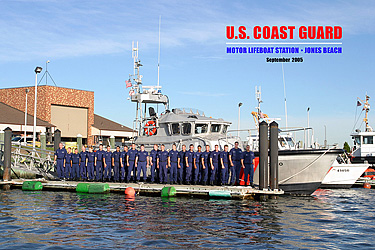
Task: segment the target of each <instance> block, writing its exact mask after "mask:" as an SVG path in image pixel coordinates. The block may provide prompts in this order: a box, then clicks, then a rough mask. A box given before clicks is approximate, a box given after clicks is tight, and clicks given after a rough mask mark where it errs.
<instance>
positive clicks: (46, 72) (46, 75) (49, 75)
mask: <svg viewBox="0 0 375 250" xmlns="http://www.w3.org/2000/svg"><path fill="white" fill-rule="evenodd" d="M49 63H50V60H47V61H46V71H44V74H43V76H42V78H40V80H39V82H38V85H39V84H40V83H41V82H42V80H43V78H44V77H46V85H48V83H47V80H48V77H50V78H51V80H52V82H53V84H55V86H56V87H57V85H56V83H55V81H54V80H53V78H52V76H51V74H50V73H49V72H48V64H49Z"/></svg>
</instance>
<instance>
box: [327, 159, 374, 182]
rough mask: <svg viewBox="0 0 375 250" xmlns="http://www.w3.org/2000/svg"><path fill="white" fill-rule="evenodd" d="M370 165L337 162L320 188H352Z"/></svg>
mask: <svg viewBox="0 0 375 250" xmlns="http://www.w3.org/2000/svg"><path fill="white" fill-rule="evenodd" d="M368 167H369V164H365V163H361V164H360V163H359V164H352V163H350V164H346V163H342V164H339V163H338V162H337V161H335V162H334V163H333V164H332V167H331V169H330V170H329V172H328V173H327V175H326V176H325V178H324V180H323V181H322V185H321V186H320V188H351V187H352V186H353V185H354V183H355V182H356V181H357V180H358V178H359V177H360V176H361V175H362V174H363V172H364V171H365V170H366V169H367V168H368Z"/></svg>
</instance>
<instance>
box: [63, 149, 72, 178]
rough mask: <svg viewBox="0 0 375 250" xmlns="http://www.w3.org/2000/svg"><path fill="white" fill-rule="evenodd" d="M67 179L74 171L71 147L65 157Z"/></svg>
mask: <svg viewBox="0 0 375 250" xmlns="http://www.w3.org/2000/svg"><path fill="white" fill-rule="evenodd" d="M64 167H65V179H67V180H70V174H71V172H72V149H71V148H70V147H69V148H68V150H67V153H66V155H65V159H64Z"/></svg>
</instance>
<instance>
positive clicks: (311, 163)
mask: <svg viewBox="0 0 375 250" xmlns="http://www.w3.org/2000/svg"><path fill="white" fill-rule="evenodd" d="M333 148H334V147H332V148H329V149H328V150H327V151H325V152H324V153H323V154H321V155H320V156H319V157H317V158H316V159H315V160H313V161H312V162H310V163H309V164H308V165H307V166H306V167H304V168H303V169H302V170H301V171H299V172H297V173H295V174H293V175H291V176H289V177H288V178H286V179H284V180H282V181H280V183H284V182H286V181H288V180H290V179H292V178H293V177H295V176H296V175H298V174H300V173H302V172H303V171H305V170H306V169H308V168H309V167H311V165H313V164H314V163H315V162H317V161H318V160H319V159H320V158H322V157H323V156H324V155H325V154H326V153H328V152H329V151H330V150H331V149H333Z"/></svg>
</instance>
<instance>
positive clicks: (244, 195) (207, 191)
mask: <svg viewBox="0 0 375 250" xmlns="http://www.w3.org/2000/svg"><path fill="white" fill-rule="evenodd" d="M35 180H36V181H40V182H42V185H43V190H54V191H73V192H76V187H77V184H78V183H95V182H78V181H47V180H44V179H34V181H35ZM24 181H30V180H26V179H25V180H24V179H19V180H12V181H0V186H4V185H9V186H10V188H22V185H23V182H24ZM107 183H108V185H109V187H110V192H121V193H124V192H125V189H126V188H128V187H132V188H134V190H135V191H136V193H137V195H146V196H160V195H161V190H162V189H163V188H164V187H172V186H173V187H174V188H175V189H176V196H186V197H199V198H215V197H213V196H215V195H213V194H215V193H216V194H220V193H225V194H226V195H227V196H229V194H230V196H229V197H226V199H262V200H263V199H267V198H268V197H276V196H278V195H282V194H284V191H282V190H259V189H257V188H252V187H245V186H202V185H169V184H149V183H141V182H140V183H112V182H107ZM217 198H220V197H219V196H218V197H217Z"/></svg>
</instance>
